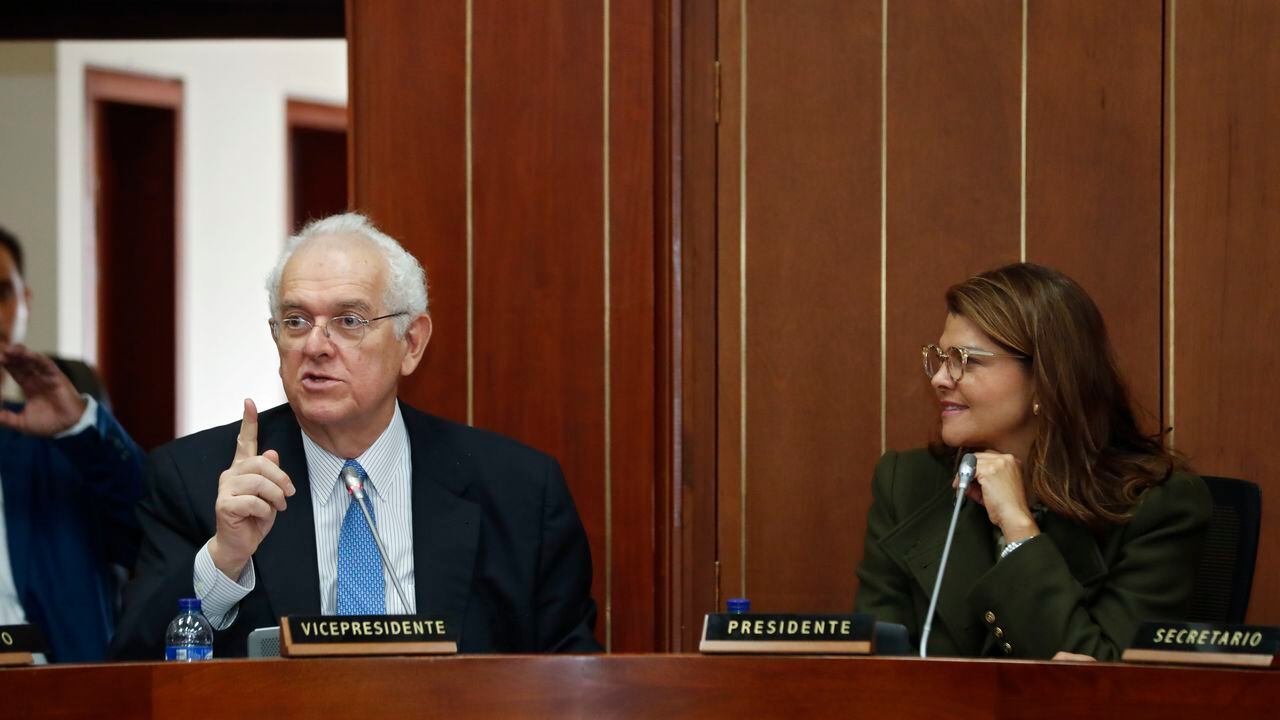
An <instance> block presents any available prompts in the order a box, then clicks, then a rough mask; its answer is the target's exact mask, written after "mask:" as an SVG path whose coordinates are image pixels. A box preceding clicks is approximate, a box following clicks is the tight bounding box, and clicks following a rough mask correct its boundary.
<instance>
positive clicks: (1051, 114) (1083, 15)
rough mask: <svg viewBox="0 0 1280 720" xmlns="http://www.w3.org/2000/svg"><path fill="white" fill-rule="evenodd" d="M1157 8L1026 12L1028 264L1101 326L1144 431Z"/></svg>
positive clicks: (1157, 292) (1155, 312) (1157, 211)
mask: <svg viewBox="0 0 1280 720" xmlns="http://www.w3.org/2000/svg"><path fill="white" fill-rule="evenodd" d="M1162 12H1163V7H1162V3H1161V2H1160V0H1141V1H1138V2H1116V1H1115V0H1088V1H1086V2H1081V1H1080V0H1050V1H1049V2H1033V3H1029V4H1028V17H1027V53H1026V54H1027V78H1026V85H1027V87H1026V102H1027V119H1026V123H1027V128H1026V145H1027V159H1026V224H1027V225H1026V259H1027V260H1029V261H1031V262H1036V263H1041V264H1044V265H1050V266H1052V267H1056V268H1058V269H1059V270H1062V271H1063V272H1065V273H1067V274H1068V275H1070V276H1071V277H1073V278H1075V280H1076V281H1078V282H1079V283H1080V284H1081V285H1083V286H1084V288H1085V290H1086V291H1088V292H1089V294H1090V295H1091V296H1092V297H1093V299H1094V301H1095V302H1097V304H1098V307H1099V308H1100V309H1101V311H1102V315H1103V317H1104V318H1106V321H1107V327H1108V330H1109V331H1110V333H1111V338H1112V342H1113V343H1114V345H1115V348H1116V354H1117V357H1118V359H1119V363H1120V369H1121V372H1122V373H1123V374H1124V376H1125V377H1126V379H1127V380H1128V382H1129V386H1130V391H1131V393H1132V395H1133V399H1134V401H1135V403H1136V404H1137V405H1138V406H1140V412H1139V414H1140V416H1141V417H1142V420H1143V424H1144V426H1145V427H1146V428H1148V429H1149V430H1150V431H1152V432H1154V431H1156V430H1157V429H1158V428H1159V416H1160V406H1161V403H1160V400H1161V394H1160V393H1161V377H1162V376H1161V362H1160V357H1161V343H1162V339H1161V324H1160V323H1161V309H1162V307H1163V296H1164V288H1163V284H1162V274H1161V265H1162V262H1163V254H1162V247H1163V238H1162V233H1161V227H1162V225H1161V223H1162V210H1163V207H1164V205H1163V182H1162V176H1161V173H1162V168H1163V166H1162V164H1161V159H1162V153H1163V146H1162V140H1163V137H1162V134H1161V126H1162V123H1163V117H1162V112H1163V105H1162V97H1161V94H1162V87H1161V83H1162V78H1163V74H1162V73H1163V52H1162V50H1163V47H1162V42H1163V37H1162V27H1163V25H1162V19H1163V17H1162Z"/></svg>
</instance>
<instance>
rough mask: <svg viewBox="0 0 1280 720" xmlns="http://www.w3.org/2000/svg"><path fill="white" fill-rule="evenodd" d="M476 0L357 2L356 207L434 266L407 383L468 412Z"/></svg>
mask: <svg viewBox="0 0 1280 720" xmlns="http://www.w3.org/2000/svg"><path fill="white" fill-rule="evenodd" d="M465 10H466V7H465V4H464V3H463V2H462V1H461V0H457V1H455V2H429V3H428V2H417V1H416V0H385V1H383V0H380V1H379V2H354V1H353V0H349V1H348V3H347V22H348V32H347V37H348V40H349V42H348V49H347V52H348V55H349V64H350V67H349V72H348V78H349V82H350V86H351V90H350V93H349V97H350V103H349V107H350V108H351V113H352V119H353V122H352V133H351V136H350V137H351V141H350V142H351V153H352V162H351V177H352V191H351V193H350V197H351V198H352V200H353V202H352V207H353V208H354V209H355V210H357V211H359V212H363V213H365V214H367V215H369V217H370V218H371V219H372V220H373V222H374V223H375V224H376V225H377V226H378V227H379V228H381V229H382V230H383V231H384V232H386V233H388V234H390V235H391V236H392V237H394V238H396V239H398V240H400V242H402V243H404V246H405V247H406V248H408V249H409V251H410V252H412V253H413V254H414V255H416V256H417V258H418V259H419V260H420V261H421V262H422V264H423V265H424V266H425V267H426V269H427V278H428V282H429V284H430V301H431V319H432V324H433V326H434V330H433V333H432V337H431V344H430V345H429V346H428V347H427V352H426V356H425V357H424V358H423V362H422V365H421V366H420V367H419V368H418V371H417V372H416V373H415V374H414V375H413V376H412V377H410V378H409V379H408V380H406V381H405V382H404V383H403V384H402V386H401V393H400V395H401V397H402V398H404V399H405V400H406V401H408V402H409V403H410V404H412V405H414V406H416V407H419V408H422V409H424V410H428V411H430V412H432V413H435V414H437V415H442V416H444V417H447V418H450V419H451V420H456V421H459V422H466V421H467V419H468V418H467V384H466V377H467V244H466V243H467V204H466V192H467V186H466V180H467V177H466V153H465V145H464V139H465V133H466V128H465V121H466V118H465V104H464V101H465V93H466V88H465V63H466V48H465V45H466V17H465Z"/></svg>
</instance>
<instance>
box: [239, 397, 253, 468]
mask: <svg viewBox="0 0 1280 720" xmlns="http://www.w3.org/2000/svg"><path fill="white" fill-rule="evenodd" d="M257 454H258V407H257V406H256V405H254V404H253V400H251V399H249V398H245V399H244V419H243V420H241V421H240V435H239V436H238V437H236V457H235V460H233V462H234V461H236V460H244V459H246V458H251V457H253V456H254V455H257Z"/></svg>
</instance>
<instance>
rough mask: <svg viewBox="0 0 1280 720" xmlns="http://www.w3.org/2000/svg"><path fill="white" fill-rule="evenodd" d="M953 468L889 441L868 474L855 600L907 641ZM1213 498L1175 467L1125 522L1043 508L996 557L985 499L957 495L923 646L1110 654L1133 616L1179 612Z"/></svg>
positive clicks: (1045, 654) (929, 582)
mask: <svg viewBox="0 0 1280 720" xmlns="http://www.w3.org/2000/svg"><path fill="white" fill-rule="evenodd" d="M952 477H953V471H952V468H951V467H950V464H949V463H946V462H944V461H942V460H939V459H938V458H937V457H935V456H934V455H932V454H931V453H930V452H928V451H927V450H912V451H909V452H901V453H899V452H894V451H890V452H887V453H885V454H884V456H883V457H881V458H880V462H879V463H878V464H877V465H876V473H875V478H874V480H873V481H872V486H871V487H872V505H871V511H870V513H869V514H868V516H867V538H866V545H865V547H864V551H863V552H864V555H863V558H862V564H861V565H860V566H859V567H858V578H859V581H860V583H859V587H858V596H857V599H856V601H855V606H856V609H857V611H858V612H867V613H872V614H874V615H875V616H876V619H877V620H881V621H885V622H895V623H902V624H903V625H906V626H907V631H908V632H909V634H910V635H911V641H912V643H913V644H914V645H916V646H918V645H919V643H920V633H921V630H922V627H923V625H924V615H925V612H926V611H927V610H928V607H929V596H930V593H932V592H933V583H934V579H935V578H936V577H937V572H938V562H939V560H940V558H941V555H942V545H943V543H944V542H945V540H946V535H947V526H948V525H949V524H950V522H951V511H952V508H953V507H954V504H953V503H954V498H955V491H954V490H953V489H952V488H951V479H952ZM1210 509H1211V501H1210V497H1209V492H1208V490H1207V489H1206V488H1205V485H1204V481H1202V480H1201V479H1200V478H1199V477H1198V476H1196V475H1193V474H1191V473H1185V472H1180V473H1175V474H1174V475H1173V476H1172V477H1171V478H1169V480H1167V481H1166V482H1165V483H1164V484H1162V485H1159V486H1156V487H1153V488H1151V489H1149V490H1147V491H1146V493H1145V494H1144V495H1143V498H1142V500H1141V502H1140V503H1139V504H1138V507H1137V508H1135V511H1134V514H1133V519H1132V520H1131V521H1130V522H1129V523H1127V524H1125V525H1120V526H1117V527H1114V528H1111V529H1110V530H1108V531H1106V532H1105V533H1103V534H1102V535H1101V536H1095V535H1093V534H1092V533H1091V532H1090V531H1089V530H1088V529H1087V528H1085V527H1084V526H1082V525H1079V524H1076V523H1075V522H1073V521H1071V520H1067V519H1065V518H1063V517H1061V516H1058V515H1055V514H1053V513H1049V514H1047V515H1046V516H1045V518H1044V520H1043V521H1042V522H1041V523H1040V530H1041V535H1040V536H1039V537H1036V538H1035V539H1033V540H1031V541H1029V542H1028V543H1027V544H1026V545H1023V546H1021V547H1019V548H1018V549H1017V550H1016V551H1015V552H1013V553H1011V554H1010V555H1008V556H1007V557H1005V559H1004V560H1001V561H999V562H997V560H996V547H995V532H994V528H993V526H992V524H991V521H990V520H989V519H988V518H987V512H986V510H985V509H984V508H983V507H982V506H980V505H978V504H977V503H973V502H966V503H965V504H964V507H963V508H961V510H960V518H959V520H958V521H957V525H956V538H955V541H954V543H953V544H952V546H951V557H950V559H949V560H948V565H947V571H946V575H945V577H944V578H943V580H942V591H941V594H940V597H939V600H938V614H937V617H936V618H935V619H934V621H933V631H932V633H931V634H930V636H929V654H930V655H937V656H948V655H949V656H986V655H994V656H999V657H1003V656H1011V657H1018V658H1049V657H1052V656H1053V655H1054V653H1057V652H1058V651H1060V650H1065V651H1067V652H1074V653H1083V654H1085V655H1091V656H1093V657H1095V658H1097V659H1099V660H1115V659H1118V658H1119V656H1120V653H1121V652H1123V650H1124V648H1125V647H1127V646H1128V645H1129V643H1130V641H1132V640H1133V636H1134V633H1135V632H1136V631H1137V628H1138V624H1139V623H1140V622H1141V621H1143V620H1157V619H1159V620H1178V619H1181V618H1183V617H1184V616H1185V615H1186V612H1187V606H1188V603H1189V600H1190V596H1191V585H1192V581H1193V579H1194V575H1195V568H1196V562H1197V560H1198V559H1199V556H1200V549H1201V545H1202V544H1203V542H1204V535H1205V530H1206V528H1207V527H1208V522H1209V513H1210Z"/></svg>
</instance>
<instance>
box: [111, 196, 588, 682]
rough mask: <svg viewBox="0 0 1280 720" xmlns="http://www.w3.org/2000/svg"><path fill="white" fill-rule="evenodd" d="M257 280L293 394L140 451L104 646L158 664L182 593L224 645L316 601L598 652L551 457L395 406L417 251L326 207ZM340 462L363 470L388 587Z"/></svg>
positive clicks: (340, 609) (407, 366)
mask: <svg viewBox="0 0 1280 720" xmlns="http://www.w3.org/2000/svg"><path fill="white" fill-rule="evenodd" d="M267 286H268V293H269V302H270V310H271V320H270V326H271V332H272V336H273V337H274V338H275V341H276V345H277V347H278V350H279V355H280V377H281V381H282V382H283V384H284V390H285V395H286V397H287V398H288V400H289V402H288V404H286V405H281V406H279V407H276V408H272V409H270V410H267V411H264V412H263V413H262V414H261V416H259V415H258V413H257V409H256V408H255V407H254V405H253V403H252V401H250V400H246V401H245V406H244V417H243V419H242V420H241V421H240V422H239V423H238V424H237V423H233V424H230V425H226V426H223V427H219V428H214V429H212V430H207V431H204V432H200V433H196V434H195V435H191V436H189V437H186V438H181V439H179V440H176V441H174V442H173V443H170V444H169V445H166V446H164V447H161V448H159V449H158V450H156V451H155V453H154V454H153V455H152V458H151V474H150V481H149V483H148V488H147V494H146V497H145V498H144V500H143V502H142V504H141V505H140V509H139V519H140V522H141V524H142V527H143V532H144V540H143V546H142V550H141V551H140V553H139V560H138V566H137V572H136V578H135V580H134V582H132V583H131V584H130V586H129V588H128V589H127V590H126V595H125V614H124V618H123V619H122V621H121V624H120V632H119V634H118V635H117V638H116V643H115V646H114V649H115V654H116V656H117V657H121V658H155V657H159V656H160V654H161V652H162V647H163V641H164V639H163V635H164V630H165V626H166V624H167V623H168V620H169V618H171V617H172V616H173V615H174V613H175V612H176V610H177V607H178V602H177V601H178V599H179V598H182V597H192V596H195V597H200V598H201V599H202V601H203V606H204V612H205V614H206V615H207V616H208V617H209V619H210V621H211V622H212V623H213V624H214V627H215V629H216V630H217V632H216V633H215V640H214V654H215V655H216V656H219V657H227V656H237V655H243V654H245V649H246V638H247V635H248V633H249V632H250V631H251V630H253V629H255V628H257V627H262V626H269V625H275V624H276V623H277V620H278V618H280V617H281V616H284V615H317V614H379V613H418V614H422V615H427V616H431V617H443V618H445V619H446V620H448V621H449V622H450V623H451V624H452V625H453V626H454V627H456V628H458V630H459V637H458V642H459V648H460V650H462V651H464V652H468V651H469V652H485V651H502V652H553V651H563V652H591V651H597V650H599V649H600V646H599V644H598V643H597V642H596V640H595V638H594V636H593V635H592V628H593V626H594V624H595V615H596V610H595V604H594V602H593V601H592V600H591V597H590V587H591V558H590V551H589V549H588V547H587V540H586V534H585V532H584V531H583V528H582V522H581V520H580V519H579V517H578V513H577V510H576V509H575V508H574V505H573V501H572V499H571V498H570V496H569V493H568V490H567V488H566V486H565V483H564V479H563V477H562V476H561V473H560V468H559V465H558V464H557V463H556V461H555V460H554V459H552V458H550V457H548V456H546V455H543V454H541V453H539V452H537V451H534V450H531V449H529V448H527V447H524V446H522V445H520V444H518V443H516V442H514V441H512V440H509V439H506V438H503V437H500V436H497V435H494V434H491V433H487V432H483V431H480V430H475V429H472V428H468V427H465V426H462V425H457V424H455V423H451V422H448V421H445V420H442V419H440V418H436V417H432V416H430V415H427V414H425V413H422V412H419V411H417V410H415V409H413V408H411V407H409V406H407V405H404V404H403V403H400V402H399V401H398V400H397V397H396V393H397V386H398V383H399V379H400V378H401V377H403V376H407V375H409V374H410V373H412V372H413V370H414V369H415V368H416V367H417V366H418V363H419V362H420V361H421V359H422V354H423V351H424V350H425V349H426V346H427V342H428V341H429V340H430V338H431V318H430V316H429V315H428V314H427V291H426V277H425V274H424V273H423V270H422V267H421V265H419V264H418V262H417V260H415V259H414V258H413V256H411V255H410V254H409V253H408V252H406V251H405V250H404V249H403V248H402V247H401V246H400V245H399V243H397V242H396V241H395V240H393V239H391V238H390V237H387V236H386V235H384V234H383V233H381V232H379V231H378V230H377V229H376V228H374V227H373V226H372V225H371V224H370V223H369V222H368V221H367V220H366V219H365V218H364V217H362V216H360V215H355V214H346V215H336V216H333V217H329V218H325V219H323V220H319V221H316V222H314V223H312V224H310V225H308V226H307V227H306V228H305V229H303V230H302V232H300V233H299V234H298V235H297V236H295V237H293V238H291V239H290V241H289V243H288V245H287V246H286V248H285V250H284V252H283V253H282V255H281V257H280V260H279V262H278V263H277V265H276V268H275V269H274V270H273V271H272V273H271V275H270V277H269V278H268V281H267ZM228 459H230V461H231V462H230V466H229V467H228V466H227V462H228ZM346 467H351V468H352V469H354V470H355V471H356V472H357V473H358V474H359V475H360V477H361V478H362V479H364V481H365V487H366V490H367V495H368V497H369V499H370V505H371V511H372V516H373V519H374V523H375V524H376V525H377V527H378V529H379V534H380V535H381V537H382V540H383V542H384V545H385V548H386V551H387V555H388V560H389V562H390V564H391V566H392V569H393V571H394V573H395V578H394V580H393V579H392V578H390V577H387V576H385V573H384V571H383V570H381V569H380V568H379V562H378V556H377V554H376V553H377V549H376V541H375V540H374V538H373V536H372V534H371V533H370V532H369V530H368V526H367V523H366V522H365V521H364V519H363V518H362V516H361V515H360V510H359V508H358V506H357V505H356V504H355V503H354V502H353V501H352V500H350V499H349V497H348V493H347V491H346V488H345V486H344V484H343V482H342V481H341V480H340V477H339V476H340V474H341V473H342V472H343V470H344V468H346ZM224 468H225V469H224ZM219 471H221V474H220V475H219ZM397 584H398V585H399V587H400V588H402V589H403V591H404V594H405V602H402V601H401V599H400V597H399V593H398V592H397V591H396V590H395V587H396V585H397ZM406 603H407V607H406V606H405V605H406Z"/></svg>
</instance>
